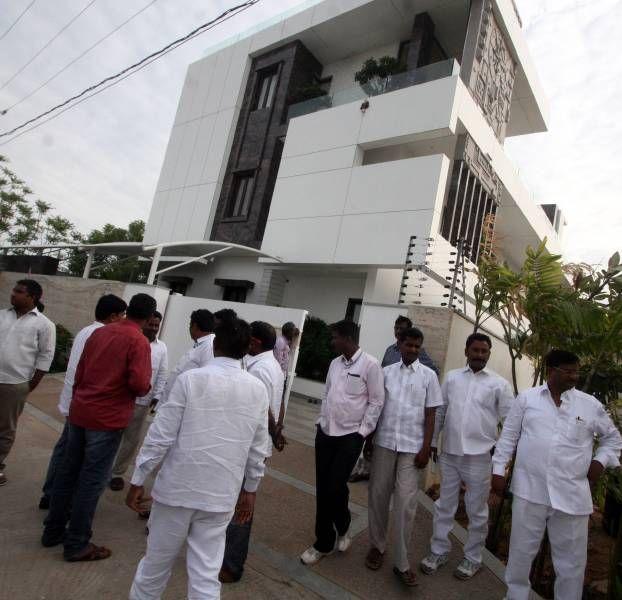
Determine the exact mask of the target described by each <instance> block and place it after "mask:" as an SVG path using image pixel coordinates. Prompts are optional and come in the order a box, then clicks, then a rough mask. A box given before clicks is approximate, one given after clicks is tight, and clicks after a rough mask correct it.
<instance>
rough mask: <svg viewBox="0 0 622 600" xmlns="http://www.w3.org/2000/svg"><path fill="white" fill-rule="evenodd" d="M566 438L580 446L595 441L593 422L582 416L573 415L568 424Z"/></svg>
mask: <svg viewBox="0 0 622 600" xmlns="http://www.w3.org/2000/svg"><path fill="white" fill-rule="evenodd" d="M566 438H567V439H568V441H569V442H571V443H573V444H576V445H578V446H587V445H588V444H591V443H592V442H593V441H594V429H593V427H592V423H590V422H589V421H586V420H584V419H583V418H581V417H574V416H571V417H569V418H568V423H567V425H566Z"/></svg>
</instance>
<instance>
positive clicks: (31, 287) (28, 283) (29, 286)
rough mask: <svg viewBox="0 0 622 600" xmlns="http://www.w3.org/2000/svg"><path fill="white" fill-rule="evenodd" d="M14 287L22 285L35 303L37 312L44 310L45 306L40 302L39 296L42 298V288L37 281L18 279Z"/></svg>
mask: <svg viewBox="0 0 622 600" xmlns="http://www.w3.org/2000/svg"><path fill="white" fill-rule="evenodd" d="M15 285H23V286H24V287H25V288H26V291H27V292H28V295H29V296H32V298H33V299H34V301H35V306H36V307H37V310H38V311H39V312H43V311H44V310H45V305H44V304H43V302H41V296H43V288H42V287H41V285H40V284H39V282H38V281H35V280H34V279H20V280H19V281H18V282H17V283H16V284H15Z"/></svg>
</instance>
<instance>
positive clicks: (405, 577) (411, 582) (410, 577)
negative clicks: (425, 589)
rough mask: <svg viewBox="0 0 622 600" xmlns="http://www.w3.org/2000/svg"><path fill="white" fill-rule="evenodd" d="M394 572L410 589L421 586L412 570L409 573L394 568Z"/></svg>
mask: <svg viewBox="0 0 622 600" xmlns="http://www.w3.org/2000/svg"><path fill="white" fill-rule="evenodd" d="M393 572H394V573H395V574H396V575H397V576H398V577H399V579H400V581H401V582H402V583H403V584H404V585H407V586H408V587H415V586H416V585H419V582H418V581H417V576H416V575H415V574H414V573H413V571H412V570H411V569H408V570H407V571H400V570H399V569H398V568H397V567H393Z"/></svg>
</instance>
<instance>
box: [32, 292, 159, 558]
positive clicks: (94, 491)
mask: <svg viewBox="0 0 622 600" xmlns="http://www.w3.org/2000/svg"><path fill="white" fill-rule="evenodd" d="M155 310H156V302H155V300H154V299H153V298H152V297H151V296H149V295H147V294H136V295H135V296H134V297H133V298H132V299H131V300H130V304H129V306H128V307H127V312H126V315H127V318H126V319H124V320H122V321H119V322H117V323H113V324H111V325H107V326H106V327H101V328H100V329H98V330H97V331H95V332H93V334H92V335H91V337H90V338H89V339H88V341H87V343H86V345H85V346H84V351H83V352H82V357H81V358H80V362H79V363H78V368H77V370H76V377H75V383H74V387H73V399H72V402H71V408H70V410H69V417H68V420H69V431H68V437H67V447H66V450H65V455H64V457H63V459H62V464H61V465H60V466H59V469H58V474H57V475H56V478H55V480H54V487H53V489H52V498H51V502H50V512H49V514H48V517H47V518H46V520H45V529H44V531H43V537H42V538H41V543H42V544H43V545H44V546H46V547H50V546H56V545H58V544H61V543H62V544H63V545H64V556H65V560H67V561H70V562H75V561H90V560H101V559H103V558H108V557H109V556H110V555H111V552H110V550H109V549H108V548H104V547H103V546H95V545H94V544H92V543H90V539H91V525H92V522H93V516H94V515H95V509H96V508H97V502H98V501H99V497H100V496H101V494H102V492H103V491H104V488H105V487H106V484H107V482H108V481H109V479H110V472H111V469H112V464H113V462H114V457H115V455H116V453H117V450H118V448H119V444H120V442H121V436H122V435H123V430H124V429H125V428H126V427H127V425H128V423H129V422H130V419H131V418H132V412H133V410H134V403H135V400H136V398H137V397H138V396H144V395H145V394H147V392H148V391H149V388H150V387H151V349H150V347H149V341H148V340H147V338H146V337H145V336H144V335H143V332H142V328H143V327H144V326H145V323H146V322H147V321H148V320H149V319H150V318H151V316H152V315H153V313H154V312H155ZM70 512H71V517H70V518H68V515H69V513H70ZM67 521H69V526H68V527H67V529H66V530H65V527H66V525H67Z"/></svg>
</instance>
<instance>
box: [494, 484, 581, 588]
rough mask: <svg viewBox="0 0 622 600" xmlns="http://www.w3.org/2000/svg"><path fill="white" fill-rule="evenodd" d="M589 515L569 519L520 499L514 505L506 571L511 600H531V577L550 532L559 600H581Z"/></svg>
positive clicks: (544, 507) (516, 498) (566, 516)
mask: <svg viewBox="0 0 622 600" xmlns="http://www.w3.org/2000/svg"><path fill="white" fill-rule="evenodd" d="M588 521H589V515H569V514H567V513H564V512H561V511H559V510H555V509H554V508H551V507H550V506H546V505H544V504H535V503H534V502H529V501H528V500H524V499H523V498H519V497H518V496H514V502H513V503H512V533H511V535H510V555H509V557H508V565H507V567H506V570H505V582H506V584H507V586H508V594H507V600H528V598H529V594H530V589H531V585H530V583H529V573H530V571H531V564H532V563H533V559H534V558H535V556H536V554H537V553H538V549H539V548H540V543H541V542H542V538H543V536H544V529H545V528H547V529H548V532H549V541H550V542H551V557H552V558H553V567H554V569H555V600H581V597H582V596H583V578H584V575H585V564H586V562H587V530H588Z"/></svg>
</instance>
